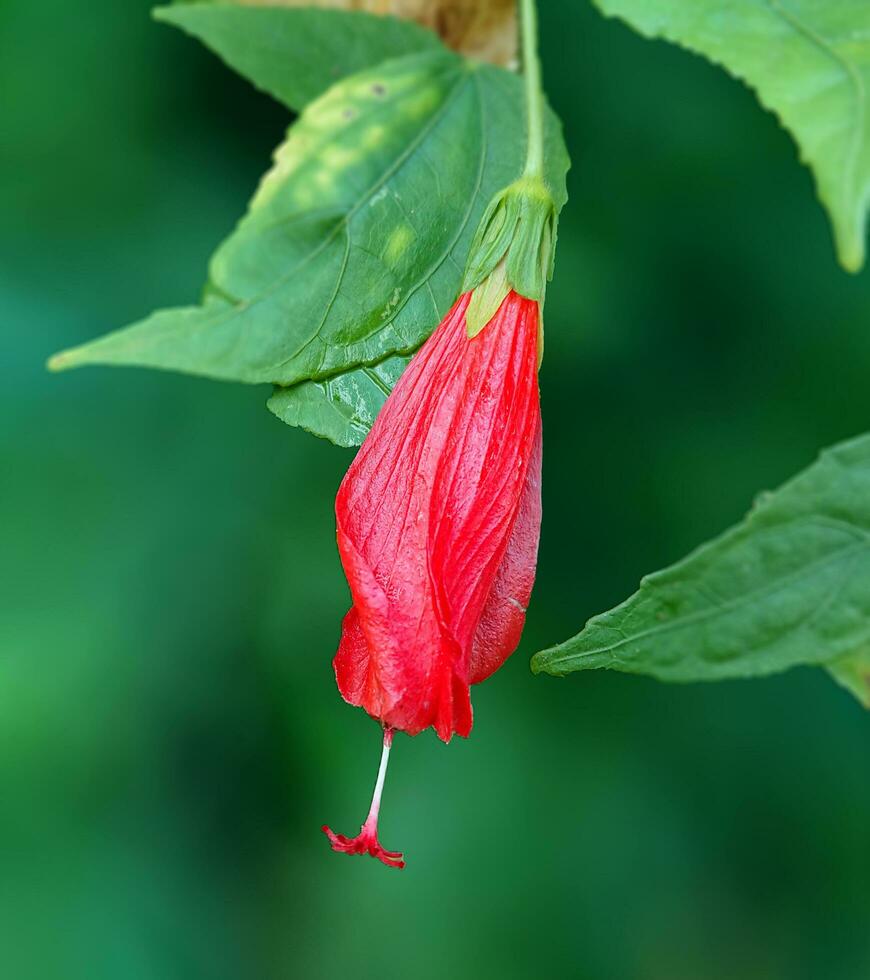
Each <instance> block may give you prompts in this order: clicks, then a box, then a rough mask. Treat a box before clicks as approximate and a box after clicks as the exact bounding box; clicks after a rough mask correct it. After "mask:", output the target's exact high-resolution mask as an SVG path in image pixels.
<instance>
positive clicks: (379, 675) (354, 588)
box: [324, 289, 541, 866]
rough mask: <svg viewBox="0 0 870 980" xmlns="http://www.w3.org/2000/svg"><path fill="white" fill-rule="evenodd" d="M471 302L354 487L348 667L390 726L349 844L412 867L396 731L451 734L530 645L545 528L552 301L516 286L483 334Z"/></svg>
mask: <svg viewBox="0 0 870 980" xmlns="http://www.w3.org/2000/svg"><path fill="white" fill-rule="evenodd" d="M471 298H472V294H471V293H469V292H467V293H464V294H463V295H462V296H460V298H459V299H458V300H457V302H456V304H455V305H454V307H453V308H452V309H451V310H450V312H449V313H448V314H447V316H446V317H445V318H444V320H443V321H442V323H441V324H440V326H439V327H438V328H437V329H436V331H435V333H434V334H433V335H432V337H431V338H430V339H429V340H428V341H427V342H426V344H424V346H423V347H422V348H421V349H420V351H419V352H418V353H417V354H416V355H415V357H414V358H413V359H412V361H411V363H410V364H409V366H408V368H407V369H406V371H405V373H404V374H403V375H402V377H401V378H400V380H399V382H398V383H397V385H396V387H395V389H394V390H393V392H392V394H391V395H390V397H389V398H388V399H387V401H386V403H385V405H384V407H383V409H382V410H381V412H380V414H379V416H378V418H377V420H376V421H375V424H374V426H373V427H372V430H371V432H370V433H369V435H368V437H367V438H366V440H365V442H364V443H363V445H362V448H361V449H360V451H359V453H358V454H357V457H356V459H355V460H354V462H353V464H352V465H351V467H350V469H349V470H348V472H347V475H346V476H345V478H344V481H343V482H342V484H341V488H340V489H339V492H338V497H337V500H336V517H337V526H338V547H339V551H340V553H341V559H342V563H343V565H344V569H345V572H346V574H347V578H348V582H349V583H350V589H351V595H352V599H353V605H352V606H351V609H350V611H349V612H348V613H347V615H346V617H345V619H344V623H343V626H342V636H341V643H340V646H339V649H338V653H337V654H336V657H335V661H334V667H335V676H336V679H337V681H338V687H339V690H340V691H341V694H342V696H343V697H344V699H345V700H346V701H348V702H349V703H350V704H354V705H358V706H360V707H362V708H364V709H365V710H366V711H367V712H368V713H369V714H370V715H371V716H372V717H373V718H375V719H377V720H378V721H379V722H380V723H381V725H382V726H383V728H384V733H385V740H384V757H383V760H382V766H381V772H380V773H379V779H378V785H377V787H376V791H375V798H374V799H373V802H372V813H370V815H369V819H368V820H367V821H366V823H365V824H364V825H363V829H362V832H361V834H360V836H359V837H357V838H354V839H349V838H346V837H343V836H341V835H337V834H334V833H333V832H332V831H330V830H328V828H324V830H325V831H326V833H327V834H328V835H329V838H330V841H331V842H332V845H333V847H334V848H335V849H336V850H340V851H345V852H347V853H369V854H372V855H373V856H376V857H379V858H380V859H381V860H383V861H384V862H385V863H387V864H392V865H397V866H401V855H399V854H397V853H395V852H388V851H384V850H383V848H381V846H380V844H379V843H378V840H377V814H378V809H379V806H380V792H381V789H382V787H383V775H384V772H385V769H386V758H387V755H388V752H389V746H390V743H391V741H392V736H393V732H394V731H395V730H398V731H403V732H407V733H408V734H410V735H416V734H418V733H419V732H421V731H423V730H424V729H426V728H429V727H432V728H434V729H435V731H436V732H437V734H438V736H439V738H441V739H443V740H444V741H445V742H447V741H449V740H450V738H451V736H452V735H453V734H454V733H455V734H458V735H462V736H467V735H468V734H469V732H470V731H471V726H472V708H471V696H470V687H471V685H472V684H477V683H480V682H481V681H483V680H485V679H486V678H487V677H489V676H490V675H491V674H492V673H493V672H494V671H496V670H497V669H498V668H499V667H500V666H501V665H502V664H503V663H504V661H505V660H506V659H507V657H509V656H510V654H511V653H512V652H513V651H514V650H515V648H516V646H517V644H518V643H519V639H520V634H521V632H522V628H523V624H524V622H525V613H526V606H527V605H528V602H529V597H530V595H531V591H532V585H533V583H534V578H535V566H536V562H537V551H538V538H539V532H540V523H541V412H540V400H539V394H538V344H539V322H540V308H539V303H538V302H537V301H536V300H532V299H527V298H524V297H523V296H520V295H519V294H518V293H516V292H515V291H513V290H512V289H511V290H509V291H508V293H507V295H506V296H505V298H504V300H503V301H502V302H501V304H500V306H499V307H498V309H497V310H496V312H495V314H494V315H493V316H492V318H491V320H489V322H488V323H487V324H486V326H484V327H483V329H481V330H479V332H477V333H476V334H475V336H473V337H469V335H468V331H467V329H466V311H467V309H468V306H469V302H470V301H471Z"/></svg>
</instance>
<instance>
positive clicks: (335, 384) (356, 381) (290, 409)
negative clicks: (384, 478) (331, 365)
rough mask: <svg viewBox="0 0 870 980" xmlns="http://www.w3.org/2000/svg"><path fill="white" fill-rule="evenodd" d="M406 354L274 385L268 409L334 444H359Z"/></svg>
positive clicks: (375, 416)
mask: <svg viewBox="0 0 870 980" xmlns="http://www.w3.org/2000/svg"><path fill="white" fill-rule="evenodd" d="M409 360H410V358H409V357H402V356H401V355H394V356H392V357H388V358H387V359H386V360H384V361H381V363H380V364H375V365H373V366H372V367H362V368H356V369H354V370H352V371H346V372H344V373H343V374H338V375H336V376H335V377H333V378H327V379H326V380H324V381H303V382H301V383H300V384H298V385H293V387H292V388H276V389H275V392H274V394H273V395H272V397H271V398H270V399H269V401H268V403H267V404H268V406H269V410H270V411H272V412H274V414H275V415H277V416H278V418H279V419H281V421H282V422H286V423H287V425H297V426H299V427H300V428H303V429H305V430H306V431H308V432H310V433H312V434H313V435H316V436H320V437H321V438H323V439H329V440H330V441H332V442H334V443H335V444H336V445H338V446H360V445H362V441H363V439H365V437H366V435H367V434H368V431H369V429H370V428H371V427H372V425H373V424H374V421H375V419H376V418H377V415H378V412H379V411H380V410H381V408H382V407H383V404H384V402H385V401H386V400H387V396H388V395H389V393H390V392H391V391H392V390H393V385H395V383H396V382H397V381H398V380H399V378H400V376H401V374H402V372H403V371H404V370H405V368H406V367H407V366H408V361H409Z"/></svg>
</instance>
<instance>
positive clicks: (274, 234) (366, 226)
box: [50, 49, 568, 445]
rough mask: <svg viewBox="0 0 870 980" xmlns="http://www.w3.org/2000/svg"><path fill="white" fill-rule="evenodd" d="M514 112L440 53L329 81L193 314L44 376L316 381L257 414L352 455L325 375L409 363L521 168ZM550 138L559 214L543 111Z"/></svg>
mask: <svg viewBox="0 0 870 980" xmlns="http://www.w3.org/2000/svg"><path fill="white" fill-rule="evenodd" d="M522 109H523V93H522V86H521V82H520V79H518V78H517V77H516V76H514V75H512V74H510V73H509V72H506V71H504V70H502V69H497V68H492V67H481V66H476V65H472V64H469V63H467V62H465V61H463V60H462V59H461V58H459V57H457V56H455V55H453V54H451V53H449V52H447V51H446V50H444V49H439V50H438V51H435V52H431V53H424V54H417V55H411V56H407V57H405V58H401V59H396V60H393V61H390V62H386V63H385V64H383V65H380V66H378V67H377V68H376V69H373V70H371V71H368V72H364V73H361V74H357V75H354V76H351V77H350V78H348V79H345V80H344V81H342V82H340V83H338V84H337V85H336V86H334V87H333V88H332V89H330V90H329V91H328V92H327V93H326V94H325V95H323V96H322V97H321V98H320V99H318V100H317V101H315V102H313V103H311V104H310V105H309V106H308V107H307V108H306V110H305V111H304V113H303V114H302V116H301V117H300V119H299V121H298V122H297V123H296V124H295V125H294V126H293V127H292V129H291V131H290V135H289V138H288V140H287V142H286V143H285V144H283V146H282V147H281V148H279V150H278V152H277V154H276V159H275V166H274V167H273V169H272V171H271V172H270V173H269V174H267V176H266V177H265V178H264V180H263V182H262V184H261V186H260V189H259V190H258V192H257V194H256V195H255V197H254V199H253V201H252V203H251V206H250V209H249V212H248V214H247V215H246V217H245V218H244V219H243V220H242V221H241V222H240V224H239V226H238V228H237V229H236V231H235V232H234V233H233V235H231V236H230V238H229V239H228V240H227V241H226V242H225V243H224V244H223V246H221V248H220V249H219V250H218V252H217V253H216V255H215V256H214V258H213V259H212V263H211V267H210V281H209V284H208V286H207V288H206V293H205V295H206V299H205V301H204V303H203V304H202V305H201V306H198V307H185V308H181V309H174V310H166V311H162V312H158V313H156V314H154V315H152V316H151V317H149V318H148V319H146V320H144V321H142V322H140V323H138V324H134V325H133V326H131V327H128V328H126V329H124V330H121V331H117V332H115V333H113V334H109V335H107V336H106V337H103V338H100V339H98V340H96V341H93V342H91V343H89V344H86V345H84V346H82V347H79V348H75V349H73V350H71V351H66V352H64V353H62V354H59V355H56V356H55V357H54V358H53V359H52V360H51V362H50V366H51V367H52V368H53V369H56V370H60V369H64V368H68V367H75V366H79V365H83V364H116V365H139V366H147V367H156V368H165V369H172V370H179V371H186V372H189V373H193V374H200V375H205V376H208V377H214V378H222V379H225V380H234V381H243V382H248V383H260V382H270V383H273V384H278V385H281V386H293V385H297V384H299V383H301V382H306V381H310V380H313V381H316V382H319V383H322V382H325V381H326V380H330V381H331V382H332V383H331V384H330V386H329V392H330V394H329V395H328V396H327V395H326V394H325V392H326V390H327V389H326V387H325V386H323V385H321V388H320V389H318V390H319V391H320V392H321V395H318V397H314V389H312V388H305V389H304V390H303V389H300V390H299V391H297V392H294V393H292V394H288V395H287V396H282V397H280V398H277V399H276V400H275V401H273V408H274V407H275V405H276V404H277V405H278V406H279V413H278V414H279V415H280V417H282V418H284V419H286V420H288V421H289V420H293V422H294V424H298V425H302V426H303V427H305V428H308V429H310V430H311V431H318V432H320V431H323V433H324V434H327V433H329V434H330V436H329V437H330V438H334V439H335V440H336V441H338V442H339V443H340V444H345V445H346V444H355V443H357V442H358V441H359V438H360V436H359V426H360V425H367V424H368V423H367V422H366V421H365V420H366V419H368V418H369V417H370V412H369V410H368V408H366V409H364V410H359V411H358V409H359V405H358V401H354V400H353V399H355V398H356V395H357V393H358V391H359V390H361V389H360V387H359V386H358V385H356V383H355V381H354V383H343V382H339V381H338V380H337V379H339V378H340V376H341V375H343V374H344V373H346V372H355V371H357V370H358V369H360V368H362V367H365V366H371V365H376V364H380V363H381V362H383V361H384V360H385V358H388V357H390V356H392V355H395V354H402V355H404V354H409V353H411V352H413V351H414V350H416V349H417V347H419V345H420V344H421V343H422V342H423V340H425V338H426V337H427V336H428V334H429V333H430V332H431V331H432V329H433V328H434V326H435V325H436V324H437V323H438V321H439V320H440V319H441V317H442V316H443V314H444V313H445V312H446V310H447V309H449V307H450V305H451V304H452V303H453V301H454V300H455V298H456V295H457V293H458V290H459V284H460V281H461V277H462V272H463V268H464V263H465V258H466V255H467V252H468V246H469V243H470V240H471V238H472V236H473V234H474V232H475V229H476V226H477V222H478V220H479V218H480V216H481V214H482V213H483V210H484V208H485V207H486V205H487V203H488V202H489V200H490V198H491V197H492V196H493V195H494V194H495V192H496V191H498V190H499V189H500V188H501V187H503V186H504V185H506V184H507V183H509V182H510V181H511V180H513V179H514V178H515V176H516V174H517V173H519V171H520V169H521V167H522V156H523V149H524V147H523V137H522V129H521V124H520V120H521V119H522ZM548 126H549V129H548V140H549V146H550V160H551V168H550V173H549V181H550V184H551V186H552V190H553V193H554V196H555V198H556V200H557V203H558V204H559V205H560V206H561V204H562V203H563V202H564V200H565V172H566V170H567V165H568V161H567V154H566V152H565V149H564V142H563V141H562V137H561V131H560V127H559V124H558V121H557V120H556V119H555V117H553V116H552V114H550V117H549V123H548ZM369 380H370V379H369ZM363 387H364V388H370V387H371V386H370V385H368V382H366V384H365V385H364V386H363ZM336 392H338V393H339V395H338V401H337V400H336V397H337V396H336ZM345 395H347V397H348V398H349V399H351V400H350V401H347V402H345V403H342V404H343V407H342V413H343V414H344V415H346V416H347V418H348V423H347V427H346V428H345V430H342V431H341V432H339V431H338V429H337V428H336V424H337V417H336V415H335V412H334V411H331V421H330V423H329V424H326V423H325V422H324V419H323V412H322V409H323V408H324V404H326V405H328V406H330V407H331V409H333V410H334V409H335V407H336V405H337V404H338V403H339V402H340V401H341V399H342V398H343V397H344V396H345ZM291 403H293V404H291ZM369 404H371V405H373V404H375V402H374V401H370V402H369ZM345 409H348V411H346V410H345Z"/></svg>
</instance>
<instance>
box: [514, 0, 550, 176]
mask: <svg viewBox="0 0 870 980" xmlns="http://www.w3.org/2000/svg"><path fill="white" fill-rule="evenodd" d="M519 5H520V31H521V35H522V49H523V78H524V80H525V85H526V119H527V131H528V133H527V135H528V146H527V148H526V166H525V170H524V171H523V175H524V176H526V177H543V176H544V93H543V89H542V87H541V61H540V58H539V57H538V13H537V10H536V9H535V0H519Z"/></svg>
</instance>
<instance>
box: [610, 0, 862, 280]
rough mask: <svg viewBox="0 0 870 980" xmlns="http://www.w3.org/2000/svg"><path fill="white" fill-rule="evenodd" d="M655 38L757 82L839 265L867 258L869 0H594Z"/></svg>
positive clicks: (857, 266) (754, 84) (848, 265)
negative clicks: (824, 215)
mask: <svg viewBox="0 0 870 980" xmlns="http://www.w3.org/2000/svg"><path fill="white" fill-rule="evenodd" d="M595 2H596V3H597V5H598V6H599V7H600V9H601V10H602V12H603V13H605V14H608V15H612V16H617V17H621V18H622V19H623V20H625V21H627V22H628V23H629V24H630V25H631V26H632V27H634V28H635V29H636V30H638V31H639V32H640V33H641V34H644V35H646V36H647V37H662V38H665V39H667V40H669V41H673V42H675V43H677V44H680V45H682V46H684V47H686V48H688V49H689V50H690V51H694V52H696V53H698V54H702V55H705V56H706V57H707V58H709V59H710V60H711V61H713V62H715V63H716V64H719V65H722V66H723V67H724V68H725V69H726V70H727V71H728V72H730V73H731V74H732V75H734V76H736V77H737V78H739V79H742V80H743V81H744V82H746V84H747V85H749V86H750V87H751V88H753V89H754V90H755V92H756V94H757V95H758V98H759V100H760V101H761V103H762V105H764V106H765V107H766V108H768V109H770V110H771V111H772V112H774V113H775V114H776V115H777V116H778V117H779V119H780V121H781V122H782V125H783V126H784V127H785V128H786V129H787V130H788V131H789V132H790V133H791V134H792V136H793V137H794V138H795V140H796V141H797V144H798V147H799V149H800V152H801V157H802V159H803V160H804V162H805V163H807V165H808V166H809V167H810V168H811V169H812V171H813V174H814V175H815V179H816V186H817V190H818V194H819V197H820V199H821V201H822V204H823V205H824V206H825V208H826V209H827V211H828V214H829V216H830V218H831V222H832V223H833V227H834V238H835V243H836V247H837V253H838V256H839V260H840V263H841V264H842V265H843V267H844V268H846V269H848V270H849V271H850V272H855V271H857V270H859V269H860V268H861V266H862V265H863V263H864V249H865V219H866V211H867V206H868V200H870V127H868V114H870V106H868V101H867V92H868V89H870V3H867V0H595Z"/></svg>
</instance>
